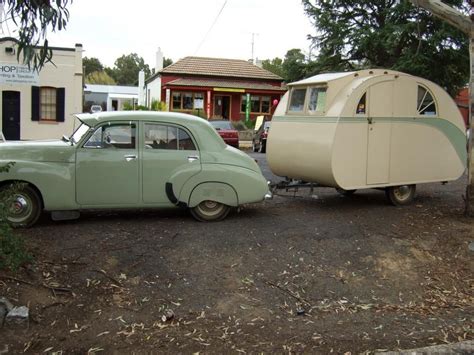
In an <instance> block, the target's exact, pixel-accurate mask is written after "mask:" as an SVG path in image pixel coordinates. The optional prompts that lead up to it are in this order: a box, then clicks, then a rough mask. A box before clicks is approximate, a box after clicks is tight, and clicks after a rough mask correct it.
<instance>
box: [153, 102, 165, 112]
mask: <svg viewBox="0 0 474 355" xmlns="http://www.w3.org/2000/svg"><path fill="white" fill-rule="evenodd" d="M150 110H151V111H166V102H164V101H158V100H152V101H151V108H150Z"/></svg>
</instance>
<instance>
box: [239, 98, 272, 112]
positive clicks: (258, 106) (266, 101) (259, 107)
mask: <svg viewBox="0 0 474 355" xmlns="http://www.w3.org/2000/svg"><path fill="white" fill-rule="evenodd" d="M246 106H247V95H242V99H241V104H240V112H245V108H246ZM250 112H251V113H270V96H259V95H251V96H250Z"/></svg>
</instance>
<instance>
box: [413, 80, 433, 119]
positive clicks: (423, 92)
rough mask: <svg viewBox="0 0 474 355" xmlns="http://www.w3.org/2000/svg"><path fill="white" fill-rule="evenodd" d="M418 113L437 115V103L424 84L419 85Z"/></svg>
mask: <svg viewBox="0 0 474 355" xmlns="http://www.w3.org/2000/svg"><path fill="white" fill-rule="evenodd" d="M417 107H418V114H419V115H426V116H435V115H436V103H435V101H434V99H433V95H431V93H430V92H429V91H428V90H427V89H425V88H424V87H423V86H418V104H417Z"/></svg>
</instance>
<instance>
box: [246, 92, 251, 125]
mask: <svg viewBox="0 0 474 355" xmlns="http://www.w3.org/2000/svg"><path fill="white" fill-rule="evenodd" d="M249 119H250V94H247V95H246V100H245V121H247V122H248V121H249Z"/></svg>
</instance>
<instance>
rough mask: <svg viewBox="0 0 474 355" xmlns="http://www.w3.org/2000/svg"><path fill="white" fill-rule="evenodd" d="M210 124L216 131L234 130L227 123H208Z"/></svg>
mask: <svg viewBox="0 0 474 355" xmlns="http://www.w3.org/2000/svg"><path fill="white" fill-rule="evenodd" d="M209 122H210V124H211V125H212V126H213V127H214V128H215V129H217V130H219V129H234V127H232V125H231V124H230V122H229V121H209Z"/></svg>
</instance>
